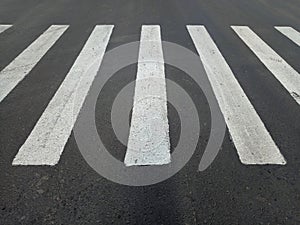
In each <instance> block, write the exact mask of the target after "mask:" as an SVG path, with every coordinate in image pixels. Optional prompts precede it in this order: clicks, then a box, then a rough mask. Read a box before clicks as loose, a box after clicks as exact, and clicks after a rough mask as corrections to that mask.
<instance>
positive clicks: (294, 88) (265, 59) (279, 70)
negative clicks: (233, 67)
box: [232, 26, 300, 104]
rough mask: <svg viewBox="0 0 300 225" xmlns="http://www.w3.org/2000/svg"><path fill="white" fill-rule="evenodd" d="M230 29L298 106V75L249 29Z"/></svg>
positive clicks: (243, 27)
mask: <svg viewBox="0 0 300 225" xmlns="http://www.w3.org/2000/svg"><path fill="white" fill-rule="evenodd" d="M232 29H233V30H234V31H235V32H236V33H237V35H238V36H239V37H240V38H241V39H242V40H243V41H244V42H245V44H246V45H247V46H248V47H249V48H250V49H251V51H252V52H254V54H255V55H256V56H257V57H258V58H259V60H260V61H261V62H262V63H263V64H264V65H265V66H266V67H267V68H268V69H269V70H270V71H271V73H272V74H273V75H274V76H275V77H276V78H277V80H278V81H279V82H280V83H281V84H282V85H283V86H284V87H285V88H286V90H287V91H288V92H289V93H290V94H291V96H292V97H293V98H294V99H295V101H296V102H297V103H298V104H300V74H299V73H298V72H297V71H296V70H294V69H293V68H292V67H291V66H290V65H289V64H288V63H287V62H286V61H284V59H283V58H281V57H280V56H279V55H278V54H277V53H276V52H275V51H274V50H273V49H272V48H271V47H270V46H268V45H267V44H266V43H265V42H264V41H263V40H262V39H260V38H259V37H258V36H257V35H256V34H255V33H254V32H253V31H252V30H251V29H250V28H249V27H246V26H232Z"/></svg>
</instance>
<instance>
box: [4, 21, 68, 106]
mask: <svg viewBox="0 0 300 225" xmlns="http://www.w3.org/2000/svg"><path fill="white" fill-rule="evenodd" d="M67 28H68V26H67V25H52V26H51V27H50V28H49V29H48V30H46V31H45V32H44V33H43V34H42V35H41V36H40V37H39V38H38V39H36V40H35V41H34V42H33V43H32V44H31V45H30V46H29V47H28V48H26V49H25V50H24V51H23V52H22V53H21V54H20V55H19V56H17V57H16V58H15V59H14V60H13V61H12V62H11V63H10V64H9V65H8V66H7V67H5V68H4V69H3V70H2V71H1V72H0V102H1V101H2V100H3V99H4V98H5V97H6V96H7V95H8V94H9V93H10V92H11V91H12V90H13V89H14V88H15V86H16V85H17V84H18V83H19V82H20V81H21V80H23V79H24V78H25V76H26V75H27V74H28V73H29V72H30V71H31V70H32V69H33V68H34V67H35V65H36V64H37V63H38V62H39V61H40V60H41V58H42V57H43V56H44V55H45V54H46V52H47V51H48V50H49V49H50V48H51V47H52V46H53V45H54V43H55V42H56V41H57V40H58V39H59V37H60V36H61V35H62V34H63V33H64V32H65V31H66V30H67Z"/></svg>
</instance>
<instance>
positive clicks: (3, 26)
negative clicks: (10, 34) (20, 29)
mask: <svg viewBox="0 0 300 225" xmlns="http://www.w3.org/2000/svg"><path fill="white" fill-rule="evenodd" d="M10 27H12V25H8V24H0V34H1V33H2V32H4V31H6V30H7V29H8V28H10Z"/></svg>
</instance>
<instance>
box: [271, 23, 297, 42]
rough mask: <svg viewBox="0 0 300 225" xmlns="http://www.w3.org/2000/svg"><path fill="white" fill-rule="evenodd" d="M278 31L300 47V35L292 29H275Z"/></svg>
mask: <svg viewBox="0 0 300 225" xmlns="http://www.w3.org/2000/svg"><path fill="white" fill-rule="evenodd" d="M275 29H276V30H278V31H279V32H281V33H282V34H283V35H285V36H286V37H288V38H289V39H290V40H292V41H293V42H295V43H296V44H297V45H298V46H300V33H299V32H298V31H297V30H295V29H294V28H292V27H275Z"/></svg>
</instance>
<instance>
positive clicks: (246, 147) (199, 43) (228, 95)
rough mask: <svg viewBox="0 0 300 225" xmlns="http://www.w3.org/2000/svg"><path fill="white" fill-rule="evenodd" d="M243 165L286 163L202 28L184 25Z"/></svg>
mask: <svg viewBox="0 0 300 225" xmlns="http://www.w3.org/2000/svg"><path fill="white" fill-rule="evenodd" d="M187 28H188V31H189V33H190V35H191V37H192V39H193V41H194V44H195V46H196V49H197V51H198V53H199V55H200V58H201V61H202V62H203V65H204V68H205V71H206V73H207V76H208V78H209V81H210V83H211V86H212V88H213V91H214V93H215V96H216V98H217V101H218V103H219V106H220V109H221V111H222V113H223V115H224V119H225V121H226V124H227V126H228V129H229V132H230V134H231V137H232V140H233V143H234V145H235V147H236V149H237V152H238V155H239V157H240V160H241V162H242V163H243V164H286V162H285V159H284V157H283V156H282V155H281V153H280V151H279V149H278V148H277V146H276V145H275V143H274V141H273V140H272V138H271V136H270V134H269V133H268V131H267V129H266V128H265V126H264V124H263V122H262V121H261V119H260V118H259V116H258V114H257V113H256V111H255V109H254V107H253V106H252V104H251V102H250V101H249V99H248V98H247V96H246V94H245V93H244V91H243V89H242V88H241V86H240V85H239V83H238V81H237V80H236V79H235V76H234V74H233V73H232V71H231V69H230V67H229V65H228V64H227V63H226V61H225V59H224V58H223V56H222V54H221V52H220V51H219V49H218V47H217V46H216V44H215V43H214V41H213V40H212V39H211V37H210V35H209V33H208V32H207V30H206V29H205V27H204V26H187Z"/></svg>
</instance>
